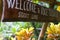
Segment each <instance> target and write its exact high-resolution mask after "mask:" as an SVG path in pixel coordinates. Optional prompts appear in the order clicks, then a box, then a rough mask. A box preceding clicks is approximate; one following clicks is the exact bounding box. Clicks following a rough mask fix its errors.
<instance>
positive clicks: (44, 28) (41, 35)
mask: <svg viewBox="0 0 60 40" xmlns="http://www.w3.org/2000/svg"><path fill="white" fill-rule="evenodd" d="M48 24H49V23H48V22H46V23H43V26H42V29H41V32H40V34H39V38H38V40H44V34H45V31H46V29H47V26H48Z"/></svg>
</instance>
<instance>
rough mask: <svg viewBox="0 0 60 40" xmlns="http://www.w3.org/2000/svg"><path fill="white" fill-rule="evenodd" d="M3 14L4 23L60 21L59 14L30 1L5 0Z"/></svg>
mask: <svg viewBox="0 0 60 40" xmlns="http://www.w3.org/2000/svg"><path fill="white" fill-rule="evenodd" d="M3 14H4V17H3V19H2V21H38V22H41V21H48V22H49V21H60V19H59V17H60V14H59V12H57V11H56V10H53V9H50V8H45V7H42V6H40V5H38V4H35V3H32V2H30V1H29V0H27V1H26V0H3Z"/></svg>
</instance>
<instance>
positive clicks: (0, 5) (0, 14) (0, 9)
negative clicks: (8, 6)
mask: <svg viewBox="0 0 60 40" xmlns="http://www.w3.org/2000/svg"><path fill="white" fill-rule="evenodd" d="M1 16H2V0H0V20H1Z"/></svg>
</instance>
